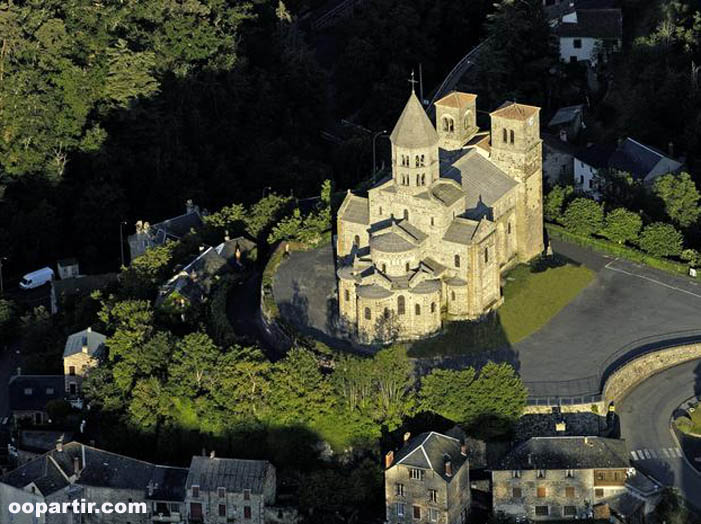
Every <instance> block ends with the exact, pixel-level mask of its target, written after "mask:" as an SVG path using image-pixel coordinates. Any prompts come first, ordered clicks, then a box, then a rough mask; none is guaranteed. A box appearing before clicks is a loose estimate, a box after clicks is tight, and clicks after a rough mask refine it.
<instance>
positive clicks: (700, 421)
mask: <svg viewBox="0 0 701 524" xmlns="http://www.w3.org/2000/svg"><path fill="white" fill-rule="evenodd" d="M675 424H676V425H677V427H678V428H679V430H680V431H682V432H684V433H687V434H689V435H694V436H699V435H701V405H699V406H697V407H696V409H695V410H694V412H693V413H689V418H687V417H679V418H678V419H677V420H676V421H675Z"/></svg>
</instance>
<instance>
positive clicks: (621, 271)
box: [604, 259, 701, 298]
mask: <svg viewBox="0 0 701 524" xmlns="http://www.w3.org/2000/svg"><path fill="white" fill-rule="evenodd" d="M616 260H618V259H616ZM616 260H612V261H611V262H609V263H608V264H606V265H605V266H604V267H605V268H606V269H610V270H611V271H617V272H618V273H623V274H624V275H628V276H631V277H637V278H642V279H643V280H647V281H648V282H652V283H654V284H659V285H660V286H664V287H666V288H669V289H673V290H674V291H681V292H682V293H686V294H687V295H691V296H694V297H697V298H701V295H699V294H698V293H692V292H691V291H688V290H686V289H682V288H680V287H676V286H672V285H669V284H666V283H664V282H660V281H659V280H655V279H654V278H650V277H646V276H645V275H638V274H637V273H631V272H629V271H626V270H624V269H619V268H617V267H611V264H613V263H614V262H615V261H616Z"/></svg>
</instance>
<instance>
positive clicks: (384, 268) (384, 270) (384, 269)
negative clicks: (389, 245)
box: [382, 264, 387, 273]
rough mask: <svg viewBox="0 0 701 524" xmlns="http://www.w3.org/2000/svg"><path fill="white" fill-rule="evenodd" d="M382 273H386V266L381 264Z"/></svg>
mask: <svg viewBox="0 0 701 524" xmlns="http://www.w3.org/2000/svg"><path fill="white" fill-rule="evenodd" d="M382 272H383V273H387V264H382Z"/></svg>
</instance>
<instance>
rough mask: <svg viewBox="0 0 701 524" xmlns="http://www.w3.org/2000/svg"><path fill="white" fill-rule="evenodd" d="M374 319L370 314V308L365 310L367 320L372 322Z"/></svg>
mask: <svg viewBox="0 0 701 524" xmlns="http://www.w3.org/2000/svg"><path fill="white" fill-rule="evenodd" d="M371 318H372V315H371V314H370V308H369V307H366V308H365V320H370V319H371Z"/></svg>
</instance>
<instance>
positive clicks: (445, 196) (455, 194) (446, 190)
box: [431, 180, 465, 206]
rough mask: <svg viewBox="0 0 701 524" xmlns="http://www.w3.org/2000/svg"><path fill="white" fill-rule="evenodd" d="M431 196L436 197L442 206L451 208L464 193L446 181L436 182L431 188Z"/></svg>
mask: <svg viewBox="0 0 701 524" xmlns="http://www.w3.org/2000/svg"><path fill="white" fill-rule="evenodd" d="M431 194H432V195H433V196H434V197H436V198H437V199H438V200H440V202H441V203H442V204H443V205H444V206H452V205H453V204H454V203H455V202H457V201H458V200H460V199H461V198H463V197H464V196H465V193H463V192H462V190H461V189H460V188H458V187H455V186H454V185H453V184H451V183H450V182H448V181H447V180H443V181H441V180H438V181H437V182H436V183H435V184H433V185H432V186H431Z"/></svg>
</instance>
